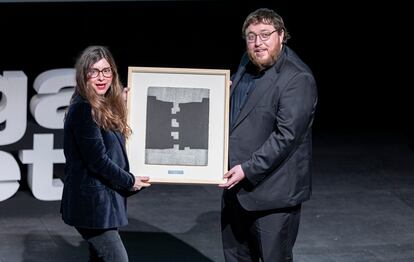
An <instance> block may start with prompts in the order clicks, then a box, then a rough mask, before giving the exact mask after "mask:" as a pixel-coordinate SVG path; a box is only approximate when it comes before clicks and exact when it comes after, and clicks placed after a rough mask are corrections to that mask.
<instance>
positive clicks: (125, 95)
mask: <svg viewBox="0 0 414 262" xmlns="http://www.w3.org/2000/svg"><path fill="white" fill-rule="evenodd" d="M129 90H130V88H129V87H127V86H126V87H124V89H123V90H122V96H123V97H124V101H125V103H126V102H127V100H128V92H129Z"/></svg>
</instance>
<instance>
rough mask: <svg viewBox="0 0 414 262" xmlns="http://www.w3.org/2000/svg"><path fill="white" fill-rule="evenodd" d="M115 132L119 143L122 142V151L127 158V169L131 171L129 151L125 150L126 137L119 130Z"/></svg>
mask: <svg viewBox="0 0 414 262" xmlns="http://www.w3.org/2000/svg"><path fill="white" fill-rule="evenodd" d="M113 132H114V134H115V136H116V138H117V139H118V141H119V143H120V144H121V148H122V152H123V153H124V158H125V162H126V170H127V171H129V161H128V155H127V152H126V150H125V139H124V137H123V136H121V134H120V133H119V131H113Z"/></svg>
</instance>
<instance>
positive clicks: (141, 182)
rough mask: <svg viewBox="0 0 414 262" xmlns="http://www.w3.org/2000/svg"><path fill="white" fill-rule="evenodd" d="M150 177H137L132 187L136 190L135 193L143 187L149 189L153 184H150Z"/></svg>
mask: <svg viewBox="0 0 414 262" xmlns="http://www.w3.org/2000/svg"><path fill="white" fill-rule="evenodd" d="M149 179H150V178H149V177H148V176H135V183H134V185H133V186H132V188H133V189H134V191H138V190H141V189H142V188H143V187H149V186H150V185H151V184H150V183H148V181H149Z"/></svg>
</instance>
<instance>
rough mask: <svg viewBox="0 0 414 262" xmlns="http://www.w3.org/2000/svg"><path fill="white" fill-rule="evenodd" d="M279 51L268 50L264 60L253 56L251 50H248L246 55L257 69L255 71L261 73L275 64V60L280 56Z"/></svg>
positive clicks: (276, 49)
mask: <svg viewBox="0 0 414 262" xmlns="http://www.w3.org/2000/svg"><path fill="white" fill-rule="evenodd" d="M280 50H281V47H279V48H274V49H273V50H269V49H268V52H269V57H268V58H267V59H266V60H261V59H258V58H257V57H256V56H255V55H254V51H253V50H249V49H248V52H247V55H248V56H249V59H250V61H252V63H253V64H254V65H255V66H256V67H257V69H258V70H259V71H262V70H264V69H267V68H269V67H271V66H273V65H274V64H275V63H276V60H277V58H278V57H279V54H280Z"/></svg>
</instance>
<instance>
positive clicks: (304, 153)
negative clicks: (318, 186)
mask: <svg viewBox="0 0 414 262" xmlns="http://www.w3.org/2000/svg"><path fill="white" fill-rule="evenodd" d="M247 63H250V62H249V60H248V58H247V55H245V56H244V57H243V59H242V61H241V64H240V66H239V68H238V70H237V72H236V74H235V75H234V76H233V78H232V79H233V81H232V87H231V88H232V89H231V94H233V93H234V90H235V88H237V85H238V82H239V81H240V79H241V77H242V76H243V74H244V72H245V70H246V65H247ZM316 103H317V90H316V83H315V79H314V77H313V75H312V72H311V70H310V69H309V68H308V66H307V65H306V64H305V63H304V62H302V61H301V59H300V58H299V57H298V56H297V55H296V54H295V53H294V52H293V51H292V50H291V49H290V48H288V47H287V46H284V47H283V49H282V53H281V54H280V56H279V58H278V60H277V62H276V63H275V65H273V66H272V67H271V68H269V69H267V70H266V72H265V74H264V75H263V76H262V77H261V78H260V79H259V80H257V81H256V86H255V88H254V90H253V91H252V92H251V94H250V96H249V97H248V99H247V101H246V103H245V105H244V106H243V108H242V110H241V111H240V113H239V114H238V116H237V118H236V119H235V120H234V121H233V123H234V124H233V125H232V126H231V127H230V132H229V135H230V136H229V165H230V168H231V167H233V166H235V165H238V164H241V166H242V169H243V171H244V174H245V175H246V178H245V179H244V180H242V182H241V183H239V184H238V185H236V186H235V187H234V188H232V189H230V190H227V192H225V194H224V196H226V194H236V195H237V199H238V200H239V202H240V204H241V205H242V206H243V208H245V209H246V210H249V211H258V210H270V209H277V208H285V207H291V206H295V205H297V204H300V203H302V202H303V201H305V200H308V199H309V198H310V194H311V160H312V138H311V135H312V132H311V126H312V122H313V118H314V113H315V107H316Z"/></svg>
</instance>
